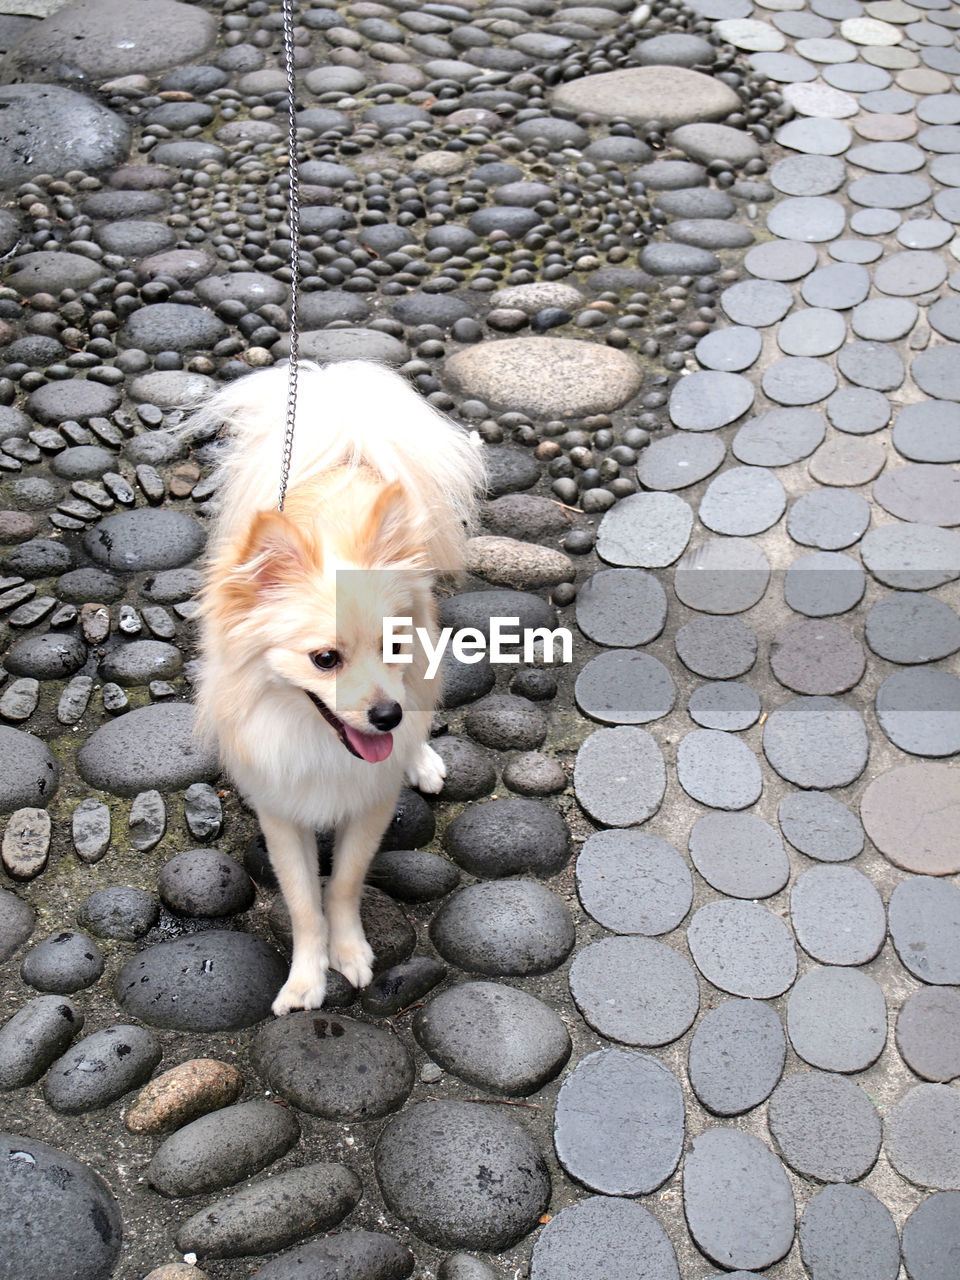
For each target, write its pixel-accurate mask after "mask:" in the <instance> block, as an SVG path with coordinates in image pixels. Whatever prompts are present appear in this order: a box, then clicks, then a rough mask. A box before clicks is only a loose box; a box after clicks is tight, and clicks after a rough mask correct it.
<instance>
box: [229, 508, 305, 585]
mask: <svg viewBox="0 0 960 1280" xmlns="http://www.w3.org/2000/svg"><path fill="white" fill-rule="evenodd" d="M322 563H323V555H322V549H321V547H320V546H319V544H318V543H316V541H315V540H314V539H312V538H310V537H309V536H308V535H307V534H306V533H305V531H304V530H303V529H302V528H299V527H298V526H297V525H295V524H293V523H291V521H289V520H288V519H287V518H286V516H285V515H284V514H283V512H281V511H261V512H259V513H258V515H257V516H256V518H255V519H254V521H253V524H252V526H251V528H250V534H249V537H248V539H247V546H246V549H245V552H244V555H243V557H242V560H241V567H240V572H241V573H242V575H243V576H244V578H245V579H246V580H247V581H248V582H249V583H250V584H251V585H252V586H254V587H255V588H256V589H257V590H258V591H269V590H270V589H271V588H272V587H278V586H283V585H285V584H287V583H291V582H303V581H304V580H305V579H306V578H308V577H309V576H311V575H313V574H315V573H317V572H319V570H320V569H321V567H322Z"/></svg>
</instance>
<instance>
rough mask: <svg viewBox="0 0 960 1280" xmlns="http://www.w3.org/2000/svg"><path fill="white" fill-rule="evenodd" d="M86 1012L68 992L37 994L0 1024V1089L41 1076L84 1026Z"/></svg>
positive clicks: (18, 1086) (16, 1086) (17, 1085)
mask: <svg viewBox="0 0 960 1280" xmlns="http://www.w3.org/2000/svg"><path fill="white" fill-rule="evenodd" d="M83 1022H84V1018H83V1014H82V1013H81V1012H80V1010H79V1009H78V1008H77V1006H76V1005H75V1004H74V1003H73V1001H72V1000H68V999H66V997H65V996H37V997H36V999H34V1000H29V1001H28V1002H27V1003H26V1004H25V1005H24V1006H23V1007H22V1008H21V1009H19V1010H18V1011H17V1012H16V1013H15V1014H14V1015H13V1017H12V1018H10V1019H9V1020H8V1021H7V1022H5V1023H4V1024H3V1027H2V1028H0V1089H19V1088H22V1086H23V1085H26V1084H32V1083H33V1082H34V1080H39V1079H40V1077H41V1076H42V1075H43V1073H44V1072H45V1071H46V1069H47V1067H49V1066H50V1064H51V1062H54V1061H55V1060H56V1059H57V1058H59V1057H60V1055H61V1054H62V1053H63V1052H64V1050H65V1049H66V1048H67V1046H68V1045H69V1044H70V1041H71V1040H72V1039H73V1038H74V1036H76V1035H79V1033H80V1031H81V1029H82V1027H83Z"/></svg>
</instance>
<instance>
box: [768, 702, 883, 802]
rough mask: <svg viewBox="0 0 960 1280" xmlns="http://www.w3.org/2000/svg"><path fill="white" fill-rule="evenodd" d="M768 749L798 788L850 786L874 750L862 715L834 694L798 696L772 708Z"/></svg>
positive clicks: (776, 765)
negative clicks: (868, 738) (870, 749)
mask: <svg viewBox="0 0 960 1280" xmlns="http://www.w3.org/2000/svg"><path fill="white" fill-rule="evenodd" d="M763 750H764V754H765V755H766V757H767V760H768V761H769V762H770V764H771V765H772V766H773V768H774V769H775V770H776V771H777V773H779V774H780V776H781V778H784V779H785V780H786V781H787V782H792V783H793V784H794V785H795V786H798V787H815V788H821V789H829V788H831V787H845V786H846V785H847V784H848V783H850V782H853V780H854V779H855V778H858V777H859V776H860V774H861V773H862V772H863V770H864V768H865V767H866V763H867V754H868V751H869V746H868V741H867V730H866V726H865V724H864V721H863V717H862V716H861V715H860V714H859V712H857V711H856V710H854V708H853V707H851V706H848V705H847V704H846V703H844V702H841V701H840V700H839V699H837V698H830V697H822V696H815V697H802V698H794V699H792V701H790V702H786V703H784V704H783V705H782V706H780V707H777V708H776V710H774V711H772V712H771V713H770V716H769V717H768V719H767V722H766V724H765V725H764V727H763Z"/></svg>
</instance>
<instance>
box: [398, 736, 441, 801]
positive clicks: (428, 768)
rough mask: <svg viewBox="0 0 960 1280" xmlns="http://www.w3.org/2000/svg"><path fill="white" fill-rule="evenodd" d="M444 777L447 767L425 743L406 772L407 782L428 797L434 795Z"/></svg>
mask: <svg viewBox="0 0 960 1280" xmlns="http://www.w3.org/2000/svg"><path fill="white" fill-rule="evenodd" d="M446 776H447V766H446V765H445V764H444V763H443V760H442V759H441V758H440V756H438V755H437V753H436V751H434V749H433V747H431V746H429V745H428V744H427V743H426V742H425V743H424V744H423V746H422V748H421V749H420V754H419V756H418V757H417V759H416V761H415V763H414V764H413V765H412V766H411V768H410V769H409V770H408V772H407V780H408V782H410V783H411V784H412V785H413V786H415V787H417V788H418V790H420V791H425V792H426V793H427V794H428V795H436V794H437V792H438V791H439V790H440V789H441V787H442V786H443V780H444V778H445V777H446Z"/></svg>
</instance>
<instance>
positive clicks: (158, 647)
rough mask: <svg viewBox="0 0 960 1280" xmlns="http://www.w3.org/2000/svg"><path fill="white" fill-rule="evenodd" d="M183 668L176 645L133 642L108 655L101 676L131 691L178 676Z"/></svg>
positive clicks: (145, 641)
mask: <svg viewBox="0 0 960 1280" xmlns="http://www.w3.org/2000/svg"><path fill="white" fill-rule="evenodd" d="M182 667H183V655H182V654H181V652H180V650H179V649H178V648H177V647H176V645H172V644H167V643H166V642H165V641H163V640H132V641H131V642H130V643H129V644H122V645H118V646H117V647H116V648H115V649H112V650H111V651H110V652H109V653H108V654H107V656H106V657H105V658H104V659H103V661H102V662H101V663H100V675H101V676H102V677H103V679H104V680H110V681H112V682H113V683H114V684H118V685H120V686H121V687H123V688H130V687H136V686H138V685H145V684H149V683H150V681H151V680H168V679H170V678H172V677H174V676H178V675H179V674H180V671H181V669H182Z"/></svg>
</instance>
